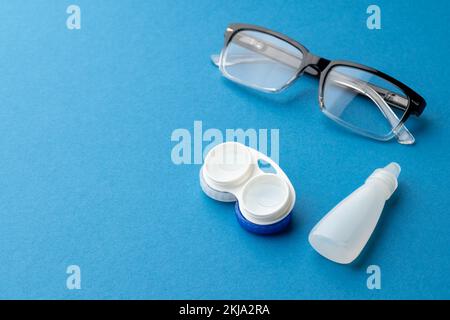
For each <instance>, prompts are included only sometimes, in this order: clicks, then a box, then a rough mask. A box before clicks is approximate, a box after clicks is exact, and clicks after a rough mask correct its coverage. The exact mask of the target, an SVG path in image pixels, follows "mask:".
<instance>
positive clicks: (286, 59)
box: [233, 34, 409, 111]
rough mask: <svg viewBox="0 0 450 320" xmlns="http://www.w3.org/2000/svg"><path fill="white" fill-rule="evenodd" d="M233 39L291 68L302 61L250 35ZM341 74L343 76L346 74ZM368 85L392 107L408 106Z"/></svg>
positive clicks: (313, 71)
mask: <svg viewBox="0 0 450 320" xmlns="http://www.w3.org/2000/svg"><path fill="white" fill-rule="evenodd" d="M233 41H234V42H236V43H238V44H239V45H240V46H241V47H244V48H246V49H249V50H252V51H256V52H258V53H260V54H261V55H264V56H266V57H268V58H271V59H273V60H276V61H278V62H280V63H283V64H285V65H287V66H290V67H292V68H295V69H299V68H300V66H301V63H302V59H301V58H299V57H298V56H296V55H294V54H292V53H291V52H289V51H287V50H285V49H283V48H280V47H278V46H276V45H274V44H272V43H268V42H266V41H264V40H261V39H259V38H256V37H253V36H250V35H248V34H236V35H235V36H234V37H233ZM305 72H306V73H307V74H309V75H312V76H315V77H319V75H320V73H319V72H318V71H317V70H316V69H314V68H313V67H307V68H306V69H305ZM342 76H344V77H345V76H346V75H342ZM349 78H351V77H349ZM368 85H370V86H371V87H372V88H373V89H375V91H376V92H378V93H379V94H380V95H381V96H382V97H383V98H384V100H385V101H386V102H387V103H388V104H389V105H391V106H392V107H394V108H397V109H400V110H403V111H405V110H406V109H407V108H408V104H409V100H408V99H407V98H405V97H402V96H401V95H399V94H396V93H395V92H391V91H389V90H387V89H384V88H381V87H379V86H376V85H373V84H368Z"/></svg>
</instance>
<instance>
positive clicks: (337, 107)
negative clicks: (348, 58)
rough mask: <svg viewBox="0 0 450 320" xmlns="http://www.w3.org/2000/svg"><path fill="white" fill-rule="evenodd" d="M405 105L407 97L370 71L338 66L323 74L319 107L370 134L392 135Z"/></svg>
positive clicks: (358, 129)
mask: <svg viewBox="0 0 450 320" xmlns="http://www.w3.org/2000/svg"><path fill="white" fill-rule="evenodd" d="M408 106H409V99H408V97H407V96H406V94H405V93H404V92H403V91H402V90H401V89H399V88H398V87H397V86H395V85H394V84H392V83H391V82H389V81H387V80H385V79H383V78H380V77H378V76H377V75H375V74H373V73H370V72H367V71H364V70H361V69H358V68H353V67H347V66H337V67H334V68H333V69H332V70H330V72H329V73H328V75H327V77H326V80H325V84H324V88H323V109H322V111H323V112H324V113H325V114H326V115H327V116H328V117H330V118H332V119H333V120H335V121H337V122H338V123H340V124H342V125H344V126H347V127H349V128H350V129H352V130H354V131H357V132H359V133H362V134H365V135H368V136H371V137H373V138H376V139H382V140H386V139H389V138H391V137H392V135H393V130H394V129H395V128H396V127H397V126H398V125H399V124H400V121H401V119H402V118H403V116H404V114H405V112H406V110H407V109H408Z"/></svg>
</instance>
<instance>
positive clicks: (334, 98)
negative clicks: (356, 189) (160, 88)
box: [211, 24, 426, 144]
mask: <svg viewBox="0 0 450 320" xmlns="http://www.w3.org/2000/svg"><path fill="white" fill-rule="evenodd" d="M211 59H212V61H213V62H214V64H215V65H216V66H218V67H219V68H220V71H221V72H222V74H223V75H224V76H225V77H226V78H228V79H230V80H232V81H234V82H237V83H239V84H242V85H244V86H247V87H251V88H254V89H257V90H260V91H264V92H270V93H277V92H280V91H282V90H284V89H286V88H287V87H289V86H290V85H291V84H292V83H293V82H294V81H295V80H297V79H298V78H299V77H300V76H301V75H302V74H304V73H306V74H309V75H311V76H314V77H317V78H319V79H320V83H319V104H320V109H321V110H322V111H323V113H324V114H325V115H326V116H328V117H329V118H331V119H332V120H334V121H335V122H337V123H338V124H340V125H342V126H344V127H346V128H348V129H350V130H352V131H354V132H356V133H358V134H361V135H364V136H366V137H370V138H373V139H377V140H381V141H387V140H390V139H392V138H393V137H394V136H395V137H396V138H397V141H398V142H399V143H401V144H412V143H414V141H415V139H414V137H413V135H412V134H411V133H410V132H409V130H408V129H407V128H406V127H405V125H404V123H405V121H406V120H407V119H408V118H409V116H410V115H411V114H413V115H415V116H420V114H421V113H422V112H423V110H424V109H425V106H426V102H425V100H424V99H423V98H422V97H421V96H420V95H419V94H417V93H416V92H414V91H413V90H412V89H410V88H409V87H407V86H406V85H404V84H403V83H401V82H400V81H398V80H396V79H394V78H392V77H390V76H388V75H386V74H384V73H382V72H380V71H378V70H375V69H372V68H369V67H366V66H364V65H360V64H356V63H352V62H347V61H338V60H334V61H330V60H328V59H325V58H321V57H318V56H315V55H313V54H311V53H310V52H309V50H308V49H306V48H305V47H304V46H303V45H301V44H300V43H298V42H296V41H295V40H292V39H290V38H288V37H286V36H285V35H282V34H280V33H278V32H274V31H271V30H268V29H265V28H261V27H258V26H253V25H248V24H231V25H230V26H229V27H228V28H227V29H226V32H225V45H224V47H223V49H222V52H221V53H220V55H212V56H211Z"/></svg>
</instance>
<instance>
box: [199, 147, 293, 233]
mask: <svg viewBox="0 0 450 320" xmlns="http://www.w3.org/2000/svg"><path fill="white" fill-rule="evenodd" d="M259 163H265V164H268V165H270V167H271V169H272V172H266V171H264V170H263V169H262V168H260V166H259ZM200 186H201V188H202V190H203V191H204V192H205V193H206V194H207V195H208V196H209V197H211V198H212V199H214V200H217V201H223V202H236V205H235V214H236V218H237V220H238V222H239V224H240V225H241V226H242V227H243V228H244V229H246V230H248V231H250V232H253V233H258V234H273V233H278V232H280V231H282V230H284V229H285V228H286V227H287V226H288V225H289V223H290V221H291V217H292V213H291V211H292V209H293V207H294V204H295V190H294V187H293V186H292V183H291V182H290V181H289V178H288V177H287V176H286V174H285V173H284V172H283V171H282V170H281V168H280V167H279V166H278V165H277V164H276V163H275V162H274V161H273V160H272V159H270V158H269V157H267V156H266V155H264V154H262V153H261V152H259V151H257V150H255V149H252V148H250V147H247V146H245V145H243V144H241V143H238V142H225V143H221V144H219V145H217V146H215V147H214V148H212V149H211V150H210V151H209V152H208V154H207V155H206V157H205V161H204V164H203V166H202V168H201V169H200Z"/></svg>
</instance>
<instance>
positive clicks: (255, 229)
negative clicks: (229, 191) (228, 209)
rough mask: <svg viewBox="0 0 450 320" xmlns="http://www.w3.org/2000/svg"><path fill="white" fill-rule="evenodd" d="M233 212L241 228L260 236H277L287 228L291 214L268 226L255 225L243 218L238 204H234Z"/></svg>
mask: <svg viewBox="0 0 450 320" xmlns="http://www.w3.org/2000/svg"><path fill="white" fill-rule="evenodd" d="M234 212H235V213H236V218H237V221H238V222H239V225H240V226H241V227H242V228H244V229H245V230H247V231H249V232H251V233H256V234H262V235H269V234H277V233H280V232H283V231H284V230H285V229H286V228H287V227H288V226H289V224H290V223H291V220H292V213H289V214H288V215H287V216H286V217H285V218H283V220H280V221H278V222H276V223H273V224H268V225H261V224H255V223H252V222H250V221H248V220H247V219H245V218H244V216H243V215H242V213H241V210H240V209H239V203H238V202H236V205H235V206H234Z"/></svg>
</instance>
